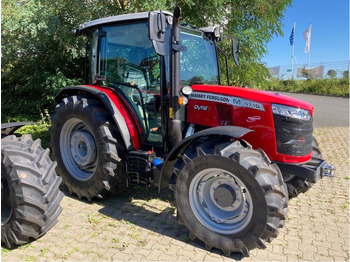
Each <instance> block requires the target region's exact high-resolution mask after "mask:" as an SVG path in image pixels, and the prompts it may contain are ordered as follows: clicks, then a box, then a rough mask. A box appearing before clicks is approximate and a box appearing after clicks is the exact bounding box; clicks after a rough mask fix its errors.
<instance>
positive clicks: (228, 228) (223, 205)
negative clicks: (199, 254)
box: [189, 168, 252, 234]
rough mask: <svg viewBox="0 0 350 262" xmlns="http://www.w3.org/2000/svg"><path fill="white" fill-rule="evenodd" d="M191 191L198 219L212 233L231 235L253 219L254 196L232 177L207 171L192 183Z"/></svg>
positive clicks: (191, 203) (198, 175) (232, 175)
mask: <svg viewBox="0 0 350 262" xmlns="http://www.w3.org/2000/svg"><path fill="white" fill-rule="evenodd" d="M189 191H190V205H191V206H192V209H193V211H194V213H195V215H196V217H197V218H198V219H199V221H201V223H203V224H204V225H205V226H206V227H207V228H209V229H210V230H212V231H215V232H218V233H222V234H232V233H235V232H237V231H238V230H239V228H241V227H242V226H244V225H246V224H247V223H249V221H250V219H251V216H252V199H251V196H250V194H249V192H248V191H247V189H246V187H245V185H244V183H243V182H242V181H241V180H240V179H238V177H236V176H235V175H234V174H232V173H229V172H226V171H225V170H223V169H217V168H208V169H205V170H203V171H201V172H199V173H198V174H197V175H196V177H195V178H194V179H193V180H192V182H191V184H190V189H189Z"/></svg>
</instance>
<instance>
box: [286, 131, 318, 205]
mask: <svg viewBox="0 0 350 262" xmlns="http://www.w3.org/2000/svg"><path fill="white" fill-rule="evenodd" d="M312 150H313V151H312V157H317V158H322V154H321V149H320V148H319V146H318V142H317V140H316V139H315V138H313V140H312ZM283 177H284V180H285V182H286V184H287V188H288V195H289V198H290V199H292V198H294V197H297V196H298V195H299V194H301V193H305V192H307V191H308V190H309V189H310V188H311V187H312V186H313V185H314V184H315V183H313V182H310V181H309V180H307V179H306V178H302V177H298V176H295V175H290V174H283Z"/></svg>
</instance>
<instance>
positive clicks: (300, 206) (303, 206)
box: [1, 128, 349, 262]
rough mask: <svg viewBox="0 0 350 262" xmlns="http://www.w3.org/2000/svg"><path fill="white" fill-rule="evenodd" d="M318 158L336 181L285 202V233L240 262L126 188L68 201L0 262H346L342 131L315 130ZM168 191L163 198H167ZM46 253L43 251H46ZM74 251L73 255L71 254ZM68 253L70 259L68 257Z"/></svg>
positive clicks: (153, 198)
mask: <svg viewBox="0 0 350 262" xmlns="http://www.w3.org/2000/svg"><path fill="white" fill-rule="evenodd" d="M315 136H316V139H318V141H319V144H320V148H321V149H322V153H323V156H324V157H325V158H328V159H331V161H332V162H334V164H335V165H336V167H337V177H336V178H334V180H333V182H332V181H331V179H329V178H323V179H322V180H320V181H318V182H317V183H316V184H315V185H314V186H313V187H312V188H311V189H310V190H309V191H308V192H307V193H306V194H301V195H300V196H299V197H298V198H295V199H291V200H290V201H289V207H288V209H289V213H288V216H287V219H286V224H285V226H284V228H282V229H280V234H279V235H278V237H277V238H276V239H274V240H273V241H272V242H271V243H266V246H267V248H266V249H265V250H258V249H256V250H252V251H251V252H250V255H251V256H250V257H248V258H243V259H241V260H239V259H237V258H235V257H233V256H232V257H230V258H228V257H225V256H224V255H223V254H222V252H221V251H219V250H216V249H214V250H213V252H212V253H210V252H208V251H207V250H206V249H205V247H204V245H203V244H201V243H200V242H197V241H188V232H187V229H186V228H185V227H184V226H181V225H179V224H178V223H177V222H176V221H175V215H174V214H173V211H172V210H169V208H170V205H169V203H168V201H167V200H166V198H164V199H163V198H162V197H160V195H158V194H156V193H155V191H154V192H152V191H150V192H146V191H145V192H141V190H140V189H136V191H137V192H141V193H135V191H133V190H132V189H127V194H129V195H131V196H132V198H130V199H131V200H130V199H129V197H126V196H125V195H123V196H113V197H111V198H109V199H108V200H105V201H100V202H96V203H93V204H90V203H88V202H87V201H80V200H78V199H76V198H75V197H71V196H68V194H67V192H65V193H66V195H65V197H64V198H63V201H62V202H61V205H62V207H63V211H62V214H61V215H60V217H59V219H58V223H57V225H56V226H55V227H54V228H53V229H52V230H50V231H49V232H48V233H47V234H46V235H44V236H43V237H42V238H40V239H39V240H37V241H35V242H33V243H31V244H30V245H29V246H23V247H20V248H17V249H14V250H11V251H10V252H2V253H3V254H2V256H1V259H2V261H18V260H20V261H25V260H33V259H35V260H40V261H44V260H46V261H53V260H74V261H92V260H96V261H132V260H135V261H137V260H142V261H157V260H164V261H223V260H224V261H237V260H239V261H241V262H247V261H291V260H293V261H297V260H302V261H349V206H347V205H348V203H349V183H348V182H349V181H348V177H349V167H348V165H349V161H348V159H349V147H348V141H349V128H317V129H315ZM167 194H169V192H166V194H165V195H163V196H167ZM46 249H47V251H46V252H45V251H42V250H46ZM75 249H76V250H75ZM73 250H74V252H73Z"/></svg>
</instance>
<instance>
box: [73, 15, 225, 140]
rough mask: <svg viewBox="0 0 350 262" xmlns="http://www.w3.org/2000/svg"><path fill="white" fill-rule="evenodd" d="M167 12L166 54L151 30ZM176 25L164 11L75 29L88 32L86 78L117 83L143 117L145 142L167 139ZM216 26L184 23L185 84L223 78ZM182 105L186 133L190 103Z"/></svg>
mask: <svg viewBox="0 0 350 262" xmlns="http://www.w3.org/2000/svg"><path fill="white" fill-rule="evenodd" d="M160 15H162V16H160ZM161 17H162V18H163V19H164V21H163V23H164V25H163V26H164V34H163V39H164V42H163V43H162V44H163V46H162V48H163V49H164V51H165V52H164V54H161V53H159V51H158V50H157V49H158V48H157V47H158V45H159V42H157V41H153V40H151V39H150V32H151V31H152V30H153V31H154V30H157V27H156V28H155V29H154V28H151V27H150V24H151V26H154V25H153V24H154V23H155V22H154V21H153V20H154V19H155V20H157V19H162V18H161ZM152 19H153V20H152ZM171 29H172V16H171V15H170V14H168V13H163V12H161V13H159V12H158V13H155V14H153V15H152V14H149V13H141V14H131V15H121V16H115V17H108V18H103V19H99V20H95V21H91V22H87V23H85V24H83V25H80V27H79V29H77V30H75V34H77V35H80V34H84V35H86V36H87V38H88V42H87V45H86V47H87V52H86V55H87V59H86V61H87V63H86V68H87V70H86V76H85V81H86V84H90V85H93V84H97V85H99V86H103V87H108V88H111V89H113V90H115V91H116V92H118V94H119V95H120V96H121V97H123V99H124V100H125V102H126V104H127V106H128V107H129V110H130V112H132V114H133V117H134V119H136V121H137V126H138V129H139V130H138V131H139V133H140V137H141V140H142V141H141V144H143V145H151V146H162V145H163V142H166V141H163V140H166V134H167V132H168V130H167V126H168V124H167V122H168V120H169V119H168V118H169V114H168V113H165V112H166V111H169V108H165V107H166V104H169V102H170V94H171V92H170V90H171V72H170V68H171V66H170V64H171V61H170V55H169V54H170V52H169V48H170V46H171V45H170V43H171ZM212 31H213V30H212V28H204V29H203V30H200V29H199V28H195V27H193V26H189V25H187V24H183V25H182V26H180V39H181V41H180V45H179V46H181V47H182V50H181V53H180V74H179V75H180V86H182V87H183V86H191V85H193V84H199V83H200V84H212V85H218V84H219V83H220V76H219V67H218V59H217V49H216V40H217V39H216V38H215V37H213V35H212ZM151 35H152V34H151ZM156 51H158V53H157V52H156ZM180 86H179V87H178V88H177V92H179V91H180ZM186 99H187V98H185V103H186ZM163 100H168V102H167V103H166V101H163ZM162 105H163V106H162ZM179 111H180V113H179V115H180V121H181V133H184V129H185V128H186V127H187V126H186V124H185V120H186V119H185V117H186V114H185V108H184V107H180V108H179ZM162 112H163V113H162Z"/></svg>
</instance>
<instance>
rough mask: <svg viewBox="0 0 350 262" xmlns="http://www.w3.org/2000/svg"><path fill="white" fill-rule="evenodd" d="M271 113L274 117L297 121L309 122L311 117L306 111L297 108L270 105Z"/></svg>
mask: <svg viewBox="0 0 350 262" xmlns="http://www.w3.org/2000/svg"><path fill="white" fill-rule="evenodd" d="M272 112H273V113H274V114H275V115H280V116H285V117H290V118H294V119H299V120H310V118H311V115H310V112H309V111H308V110H304V109H300V108H297V107H291V106H283V105H277V104H272Z"/></svg>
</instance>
